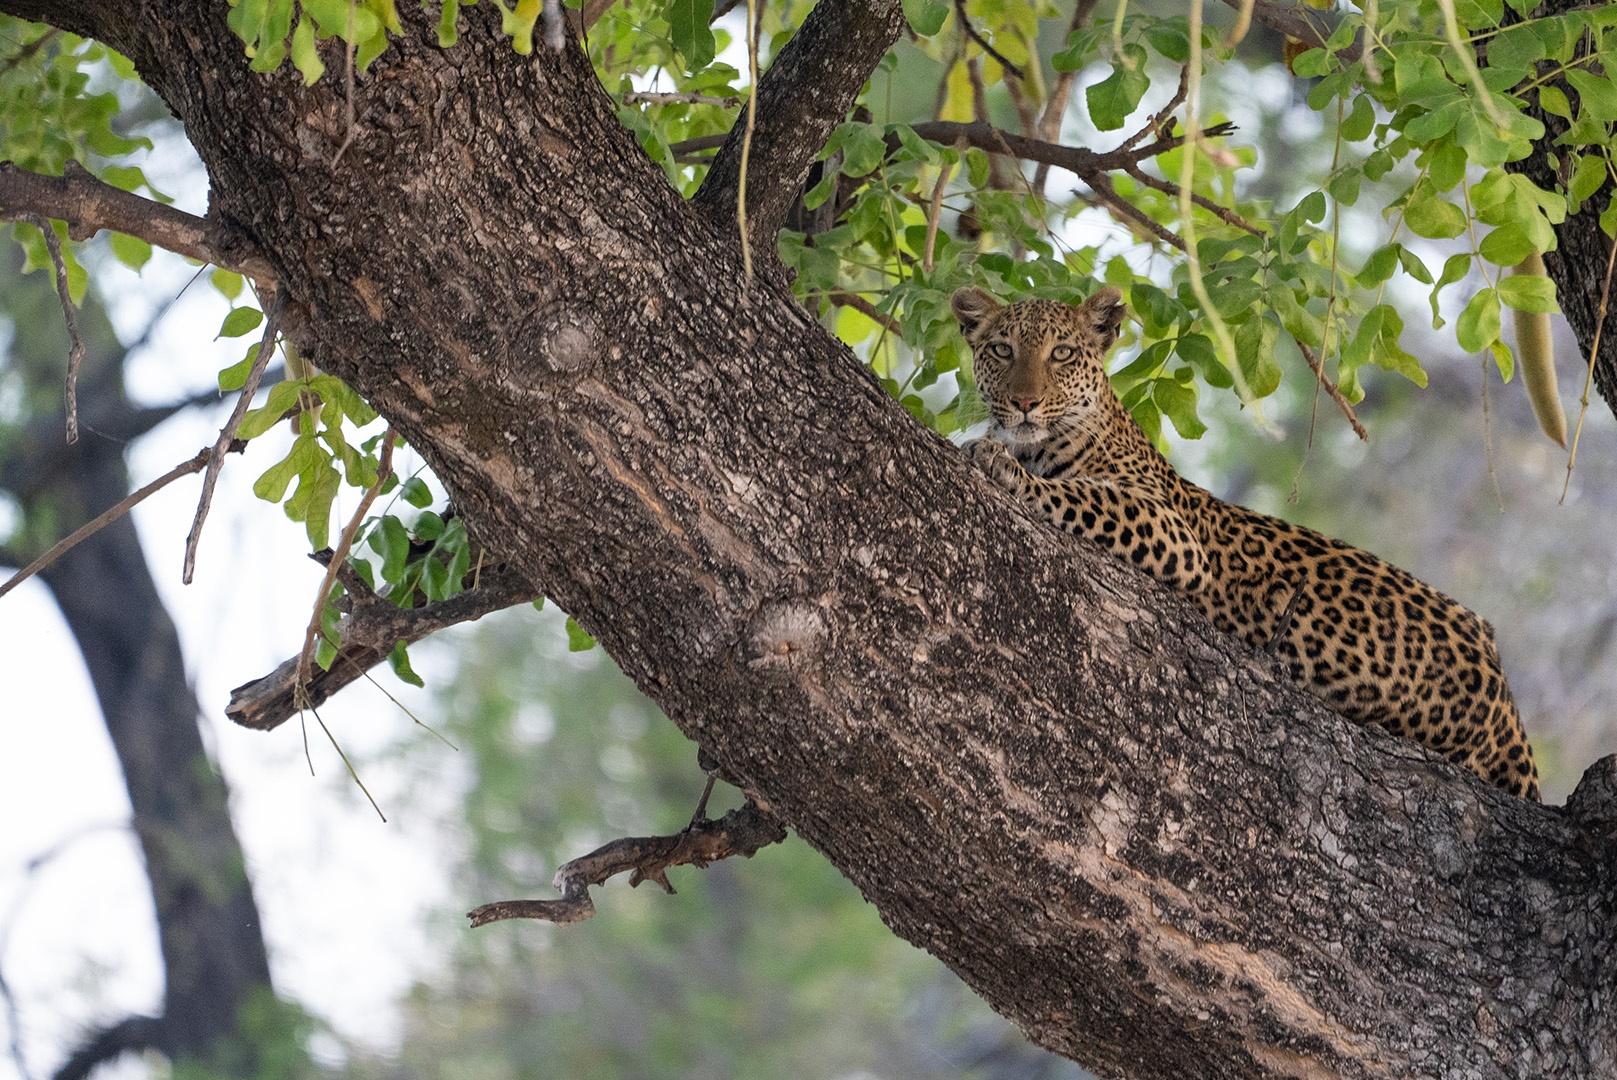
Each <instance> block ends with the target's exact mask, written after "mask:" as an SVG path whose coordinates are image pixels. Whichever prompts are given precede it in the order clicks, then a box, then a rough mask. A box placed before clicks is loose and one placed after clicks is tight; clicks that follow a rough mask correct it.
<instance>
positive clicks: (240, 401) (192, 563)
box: [180, 295, 281, 585]
mask: <svg viewBox="0 0 1617 1080" xmlns="http://www.w3.org/2000/svg"><path fill="white" fill-rule="evenodd" d="M267 309H268V310H266V311H265V312H264V336H263V337H262V338H260V339H259V342H258V355H257V356H255V357H254V358H253V366H252V369H251V370H250V371H248V373H247V381H246V382H245V383H243V384H242V388H241V396H239V397H238V398H236V407H235V408H234V409H232V410H230V419H228V420H226V421H225V426H224V427H222V428H220V429H219V438H218V439H217V440H216V441H215V442H214V444H213V456H212V457H210V458H209V459H208V471H207V472H206V473H204V474H203V476H202V497H201V498H200V499H198V500H197V513H196V520H194V521H192V522H191V533H190V535H189V536H187V537H186V538H185V569H184V572H183V573H182V574H181V575H180V580H181V581H183V582H185V584H187V585H189V584H191V576H192V574H193V573H194V572H195V570H196V562H197V543H198V542H199V541H200V540H201V539H202V523H203V522H204V521H206V520H207V519H208V508H209V507H211V506H212V505H213V488H214V485H215V484H217V483H218V482H219V470H220V469H222V468H224V464H225V450H226V449H227V448H228V447H229V446H230V444H231V443H233V442H234V441H235V439H236V431H237V429H239V428H240V427H241V421H242V418H243V417H244V416H246V415H247V409H248V407H249V406H251V405H252V403H253V395H254V394H256V393H258V384H259V381H260V380H262V379H263V378H264V369H265V368H267V367H268V366H269V360H270V356H271V354H273V353H274V352H275V337H276V335H277V334H279V333H280V329H281V300H280V298H279V297H274V296H273V295H272V298H271V300H270V303H269V304H268V305H267Z"/></svg>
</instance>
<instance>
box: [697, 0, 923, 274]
mask: <svg viewBox="0 0 1617 1080" xmlns="http://www.w3.org/2000/svg"><path fill="white" fill-rule="evenodd" d="M903 27H904V13H903V9H902V7H901V6H900V4H899V0H820V2H819V3H818V4H816V5H815V6H814V9H813V10H812V11H810V12H809V14H808V17H807V18H806V19H804V20H803V25H802V26H801V27H799V28H798V31H797V33H796V34H794V35H793V36H792V40H791V41H789V42H787V43H786V46H785V48H783V49H781V51H780V55H779V56H777V57H776V58H775V62H774V63H773V64H771V65H770V67H769V71H768V72H767V73H766V74H765V75H764V76H763V78H762V80H760V83H759V85H758V88H757V94H758V125H757V130H756V131H755V132H754V133H753V137H752V148H751V152H750V155H749V158H750V160H749V163H748V177H747V218H748V227H747V231H748V233H749V234H750V237H749V239H750V240H751V244H752V248H753V250H754V251H757V252H767V253H770V255H769V256H768V258H769V259H771V260H772V258H773V252H774V250H775V235H776V234H777V233H778V232H780V227H781V224H782V223H783V222H784V221H785V220H786V214H787V212H788V211H789V210H790V209H791V207H792V204H793V203H794V202H796V201H797V198H798V196H799V195H800V194H801V192H802V190H803V180H804V178H805V177H807V176H808V171H809V166H810V165H812V164H813V163H814V158H815V156H816V155H817V154H819V152H820V148H821V147H822V146H824V145H825V140H826V139H827V138H829V137H830V135H831V132H832V130H833V129H834V128H835V127H836V126H837V125H838V124H840V123H841V122H842V120H843V118H844V117H846V116H847V115H848V110H849V109H850V108H852V107H853V102H854V99H855V98H856V97H857V96H858V94H859V90H860V88H861V87H862V86H864V84H865V80H866V79H867V78H868V77H869V75H870V72H871V70H872V69H873V68H874V67H875V66H876V62H877V61H878V60H880V59H881V58H882V56H883V55H884V54H885V53H886V52H887V50H888V48H889V47H891V45H892V44H893V42H894V41H895V40H896V39H897V38H898V35H899V32H900V31H901V30H902V29H903ZM744 127H745V125H744V124H740V123H738V124H736V126H735V127H734V128H732V129H731V131H730V134H729V136H728V137H727V138H726V139H725V141H724V144H723V146H722V147H721V148H720V149H719V152H718V155H717V156H715V157H714V159H713V164H712V166H711V167H710V168H709V170H708V174H707V178H706V179H705V180H703V181H702V187H701V189H700V190H698V191H697V193H696V198H695V201H696V204H697V206H699V207H700V208H701V209H702V210H703V211H704V213H705V214H706V215H707V216H708V218H709V219H710V220H712V221H714V222H715V223H717V224H719V225H720V226H721V227H722V228H724V229H725V230H727V231H729V232H731V233H732V234H733V231H734V228H735V207H736V192H737V190H738V188H739V186H740V182H741V144H742V137H743V128H744Z"/></svg>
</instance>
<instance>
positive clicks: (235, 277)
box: [208, 270, 246, 300]
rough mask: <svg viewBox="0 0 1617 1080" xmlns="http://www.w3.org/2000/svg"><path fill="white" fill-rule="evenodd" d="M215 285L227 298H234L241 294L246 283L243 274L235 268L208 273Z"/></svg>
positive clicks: (209, 278)
mask: <svg viewBox="0 0 1617 1080" xmlns="http://www.w3.org/2000/svg"><path fill="white" fill-rule="evenodd" d="M208 280H209V281H211V282H213V287H214V288H215V289H218V290H219V292H220V294H221V295H223V296H224V298H225V299H226V300H234V299H236V297H238V296H240V295H241V290H242V287H243V286H244V285H245V284H246V283H245V282H244V281H243V280H242V276H241V275H240V274H238V273H236V272H235V271H234V270H215V271H214V272H213V273H211V274H209V275H208Z"/></svg>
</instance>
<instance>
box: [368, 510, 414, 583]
mask: <svg viewBox="0 0 1617 1080" xmlns="http://www.w3.org/2000/svg"><path fill="white" fill-rule="evenodd" d="M366 542H367V543H368V544H369V545H370V549H371V550H372V551H374V552H376V554H378V555H380V556H381V557H382V580H383V581H385V582H387V583H388V584H390V585H396V584H398V583H399V581H400V580H402V579H403V577H404V564H405V562H406V561H407V560H408V559H409V558H410V534H409V533H407V532H405V530H404V523H403V522H402V521H400V520H399V519H398V518H396V517H394V516H393V515H392V514H388V515H387V516H385V517H384V518H382V520H381V521H380V522H378V523H377V527H376V528H374V529H372V530H371V534H370V536H369V538H368V539H367V541H366Z"/></svg>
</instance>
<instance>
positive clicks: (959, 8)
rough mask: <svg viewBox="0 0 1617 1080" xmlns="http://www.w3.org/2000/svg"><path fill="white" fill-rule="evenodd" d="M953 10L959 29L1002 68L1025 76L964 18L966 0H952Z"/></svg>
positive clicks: (1023, 76)
mask: <svg viewBox="0 0 1617 1080" xmlns="http://www.w3.org/2000/svg"><path fill="white" fill-rule="evenodd" d="M954 11H955V18H956V19H958V20H959V22H960V29H961V30H962V31H963V32H964V33H965V35H966V36H967V37H969V38H970V39H971V40H973V41H975V42H976V43H977V44H978V45H979V46H981V47H982V50H983V52H985V53H987V54H988V55H989V56H992V57H993V58H994V59H995V60H998V61H999V66H1000V67H1002V68H1004V69H1005V70H1006V71H1008V72H1010V73H1011V74H1012V75H1015V76H1016V77H1017V78H1018V79H1025V78H1027V76H1026V75H1025V74H1024V73H1023V72H1022V68H1021V67H1020V66H1019V65H1017V64H1013V63H1011V62H1010V61H1009V60H1007V59H1005V54H1004V53H1002V52H1000V51H999V50H998V49H996V48H994V47H993V46H992V45H990V44H988V39H987V38H985V37H983V36H982V35H981V34H979V33H978V32H977V28H976V27H975V26H973V25H971V20H970V19H968V18H966V0H954Z"/></svg>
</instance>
